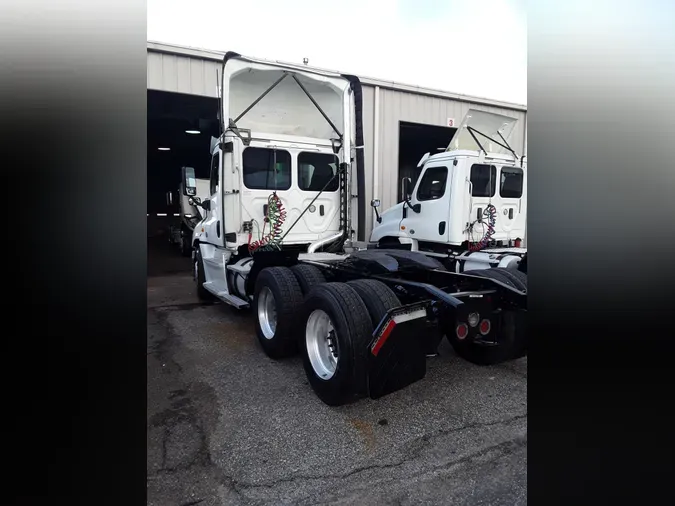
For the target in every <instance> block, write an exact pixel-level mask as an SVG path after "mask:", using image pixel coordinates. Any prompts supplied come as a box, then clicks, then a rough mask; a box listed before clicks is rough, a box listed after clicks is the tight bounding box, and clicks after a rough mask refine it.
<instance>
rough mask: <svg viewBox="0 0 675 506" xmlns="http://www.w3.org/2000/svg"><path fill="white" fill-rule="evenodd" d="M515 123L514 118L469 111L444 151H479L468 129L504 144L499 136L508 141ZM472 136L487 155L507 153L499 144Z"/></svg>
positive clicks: (478, 136)
mask: <svg viewBox="0 0 675 506" xmlns="http://www.w3.org/2000/svg"><path fill="white" fill-rule="evenodd" d="M517 121H518V120H517V119H516V118H512V117H510V116H504V115H502V114H495V113H493V112H486V111H479V110H476V109H469V111H468V112H467V113H466V116H464V119H463V120H462V123H461V124H460V125H459V128H457V131H456V132H455V134H454V135H453V137H452V139H451V140H450V144H449V145H448V148H447V149H446V151H456V150H470V151H477V150H480V146H479V145H478V144H476V141H475V140H474V138H473V136H472V135H471V132H470V131H469V129H468V127H471V128H473V129H475V130H478V131H479V132H481V133H483V134H485V135H487V136H488V137H490V138H492V139H495V140H496V141H498V142H500V143H502V144H504V141H503V140H502V139H501V137H499V134H501V135H502V137H504V139H506V140H507V141H508V140H509V137H511V133H512V132H513V128H514V127H515V126H516V122H517ZM474 134H475V136H476V138H477V139H478V141H479V142H480V143H481V145H482V146H483V148H485V151H487V152H488V153H504V154H506V153H509V151H508V150H507V149H505V148H503V147H501V146H500V145H499V144H496V143H493V142H490V141H489V140H488V139H486V138H485V137H483V136H482V135H480V134H478V133H475V132H474Z"/></svg>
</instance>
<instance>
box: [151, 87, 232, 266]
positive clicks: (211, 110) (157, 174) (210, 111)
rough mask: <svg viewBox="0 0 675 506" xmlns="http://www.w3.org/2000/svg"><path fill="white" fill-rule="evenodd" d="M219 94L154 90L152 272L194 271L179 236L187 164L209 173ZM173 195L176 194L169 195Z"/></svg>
mask: <svg viewBox="0 0 675 506" xmlns="http://www.w3.org/2000/svg"><path fill="white" fill-rule="evenodd" d="M217 113H218V100H217V99H214V98H208V97H199V96H195V95H183V94H179V93H167V92H161V91H152V90H149V91H148V159H147V183H148V184H147V187H148V200H147V212H148V227H147V231H148V232H147V233H148V275H149V276H153V275H160V274H168V273H176V272H190V268H191V266H190V263H189V261H190V260H189V258H186V257H184V256H182V255H181V253H180V251H179V246H177V245H176V243H175V241H174V242H173V243H170V238H172V237H173V238H174V239H175V235H176V231H177V230H178V231H179V230H180V226H181V218H180V212H179V211H180V201H179V186H180V180H181V170H180V169H181V167H183V166H186V167H194V169H195V175H196V176H197V177H198V178H203V179H208V177H209V167H210V164H211V154H210V153H209V148H210V145H211V136H214V137H217V136H218V134H219V127H218V120H217ZM169 195H171V196H170V197H169Z"/></svg>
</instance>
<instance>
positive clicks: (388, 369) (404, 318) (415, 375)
mask: <svg viewBox="0 0 675 506" xmlns="http://www.w3.org/2000/svg"><path fill="white" fill-rule="evenodd" d="M427 306H428V303H426V302H418V303H415V304H409V305H406V306H399V307H397V308H393V309H390V310H389V311H388V312H387V315H386V316H385V317H384V318H383V319H382V322H381V323H380V324H379V325H378V326H377V329H375V332H373V340H372V341H371V342H370V344H369V346H368V395H370V397H371V398H372V399H378V398H380V397H383V396H385V395H387V394H390V393H392V392H395V391H397V390H401V389H402V388H405V387H407V386H408V385H410V384H412V383H414V382H416V381H419V380H421V379H422V378H424V376H425V375H426V373H427V361H426V351H427V350H426V348H425V340H424V339H423V336H424V335H425V332H428V329H427V325H426V323H427Z"/></svg>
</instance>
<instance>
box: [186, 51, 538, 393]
mask: <svg viewBox="0 0 675 506" xmlns="http://www.w3.org/2000/svg"><path fill="white" fill-rule="evenodd" d="M221 75H222V87H221V103H220V107H219V116H220V118H221V131H222V134H221V135H220V137H219V138H218V139H214V140H213V142H212V150H211V153H212V164H211V177H210V181H209V197H208V198H206V199H200V198H198V197H197V198H195V196H196V191H197V190H196V184H195V181H194V171H193V170H190V169H184V171H183V180H184V182H185V186H184V194H185V195H186V196H188V197H192V200H191V203H194V204H195V205H197V206H198V207H200V208H201V209H203V211H204V215H205V216H204V219H203V220H202V221H200V222H199V223H197V225H196V226H195V230H194V234H193V238H192V244H193V248H194V254H193V264H194V279H195V282H196V289H197V293H198V296H199V297H200V298H202V299H206V300H214V299H216V300H220V301H222V302H225V303H227V304H230V305H232V306H234V307H236V308H239V309H242V310H248V309H252V313H253V317H254V318H255V321H256V335H257V339H258V342H259V344H260V346H261V348H262V350H263V351H264V352H265V353H266V354H267V355H268V356H269V357H272V358H275V359H281V358H283V357H287V356H289V355H292V354H293V353H296V352H299V353H300V354H301V355H302V357H303V365H304V368H305V372H306V374H307V378H308V381H309V383H310V385H311V387H312V388H313V390H314V392H315V393H316V394H317V395H318V397H319V398H320V399H321V400H323V401H324V402H325V403H327V404H329V405H340V404H344V403H347V402H351V401H354V400H356V399H358V398H360V397H363V396H370V397H372V398H378V397H381V396H383V395H386V394H388V393H390V392H393V391H396V390H398V389H400V388H403V387H405V386H406V385H409V384H410V383H412V382H415V381H418V380H421V379H422V378H423V377H424V376H425V374H426V360H427V356H428V355H429V354H430V352H433V351H434V350H435V348H436V347H437V345H438V343H439V342H440V339H441V338H442V337H443V336H444V335H445V336H447V338H448V339H449V340H450V342H451V343H452V345H453V346H454V347H455V349H456V350H457V351H458V353H459V354H460V355H461V356H462V357H464V358H466V359H467V360H470V361H472V362H474V363H477V364H494V363H499V362H503V361H506V360H512V359H515V358H518V357H521V356H523V355H525V354H526V351H527V341H526V336H525V333H524V319H525V317H526V314H527V291H526V289H525V288H524V284H523V280H524V279H525V278H526V275H525V274H524V273H523V272H520V271H518V270H516V269H514V268H513V266H509V268H508V269H507V268H499V267H495V268H493V269H487V270H489V271H495V272H502V271H504V274H500V275H499V276H493V277H485V276H481V275H478V274H476V273H477V272H481V271H467V270H465V271H464V272H459V273H458V272H456V271H452V270H450V269H447V268H446V267H445V266H444V265H443V263H442V262H440V261H439V260H437V259H436V258H432V257H430V256H428V255H425V254H423V253H421V252H420V251H405V250H402V249H400V246H401V244H402V242H401V240H400V239H401V236H400V235H392V236H391V237H395V238H397V243H398V244H397V245H396V246H397V247H395V248H391V249H389V248H386V247H382V248H372V249H369V248H363V249H359V248H355V247H354V245H355V244H357V243H362V244H364V245H365V244H366V241H365V238H364V235H365V201H364V198H365V197H364V196H365V172H364V156H363V145H364V142H363V129H362V118H361V111H362V91H361V84H360V82H359V80H358V78H356V77H354V76H350V75H343V74H339V73H333V72H325V71H320V70H315V69H311V68H308V67H305V66H299V65H294V64H285V63H278V62H267V61H263V60H258V59H254V58H248V57H244V56H241V55H239V54H237V53H232V52H230V53H227V54H226V55H225V58H224V61H223V66H222V74H221ZM434 181H436V179H434ZM425 184H426V183H425ZM434 184H435V183H433V184H432V185H431V186H432V188H431V190H430V191H431V193H432V194H434V195H436V194H438V189H436V187H435V186H434ZM353 190H356V191H355V192H354V191H353ZM435 200H438V199H435ZM412 206H415V204H412ZM417 209H418V210H419V207H418V208H417ZM382 221H383V223H388V221H386V222H385V220H384V219H383V220H382ZM414 226H417V225H414ZM446 226H448V225H446ZM400 227H401V225H400V224H398V225H397V228H398V229H400ZM406 228H407V225H406ZM380 246H386V244H385V242H382V244H380ZM521 265H522V264H521ZM484 270H485V269H484ZM506 271H508V273H507V272H506ZM430 326H432V327H433V328H434V329H436V330H437V332H429V327H430ZM225 338H226V336H225Z"/></svg>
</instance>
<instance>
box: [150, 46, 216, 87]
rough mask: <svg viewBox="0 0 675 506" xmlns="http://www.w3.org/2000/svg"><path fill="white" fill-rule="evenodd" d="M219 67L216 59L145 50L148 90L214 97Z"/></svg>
mask: <svg viewBox="0 0 675 506" xmlns="http://www.w3.org/2000/svg"><path fill="white" fill-rule="evenodd" d="M221 65H222V64H221V63H220V62H218V61H215V60H206V59H203V58H190V57H186V56H180V55H175V54H167V53H158V52H154V51H148V89H149V90H158V91H171V92H174V93H185V94H187V95H201V96H204V97H213V98H217V97H218V94H217V89H218V88H217V86H216V84H217V81H216V78H217V76H218V74H220V69H221ZM216 71H217V72H218V73H216Z"/></svg>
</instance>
